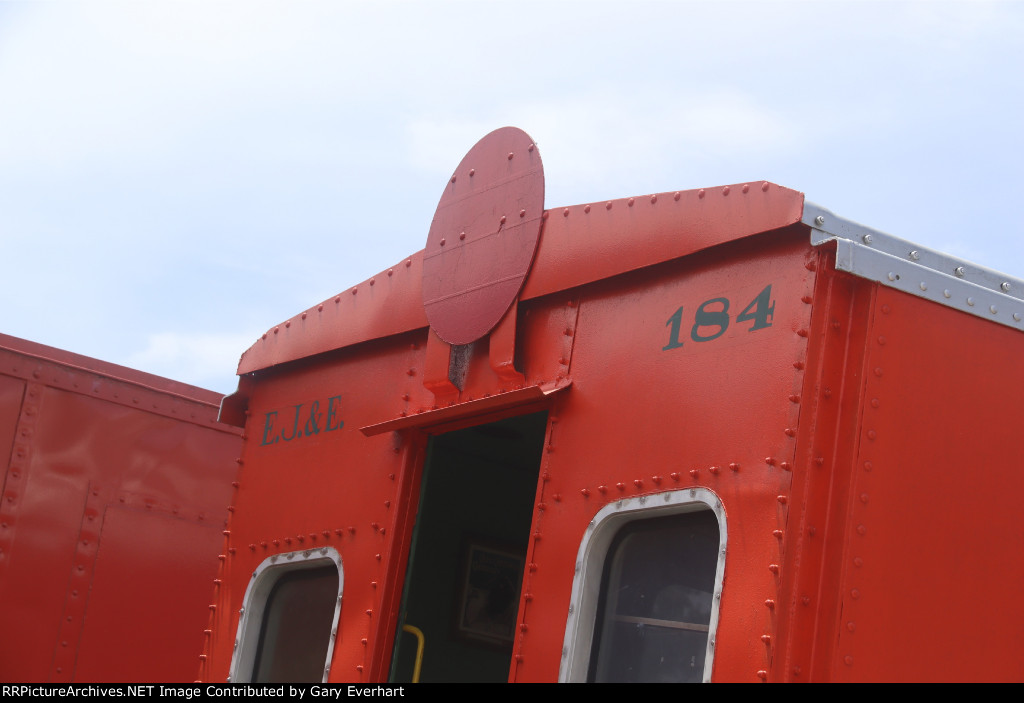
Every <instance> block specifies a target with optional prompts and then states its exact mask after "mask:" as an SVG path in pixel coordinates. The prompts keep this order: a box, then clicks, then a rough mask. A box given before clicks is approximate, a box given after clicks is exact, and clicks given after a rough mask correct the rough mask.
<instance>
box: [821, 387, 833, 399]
mask: <svg viewBox="0 0 1024 703" xmlns="http://www.w3.org/2000/svg"><path fill="white" fill-rule="evenodd" d="M822 395H824V396H825V397H826V398H831V397H832V389H831V388H826V389H825V390H824V391H822Z"/></svg>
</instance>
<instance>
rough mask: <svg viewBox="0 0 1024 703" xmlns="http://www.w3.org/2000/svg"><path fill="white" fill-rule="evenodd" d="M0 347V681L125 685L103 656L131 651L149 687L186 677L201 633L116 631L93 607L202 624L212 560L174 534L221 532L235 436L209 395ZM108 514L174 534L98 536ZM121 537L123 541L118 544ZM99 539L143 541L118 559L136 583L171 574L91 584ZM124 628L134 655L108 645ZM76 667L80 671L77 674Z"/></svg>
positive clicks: (205, 550) (9, 341)
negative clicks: (4, 459)
mask: <svg viewBox="0 0 1024 703" xmlns="http://www.w3.org/2000/svg"><path fill="white" fill-rule="evenodd" d="M3 343H4V348H3V349H0V374H2V375H0V379H3V383H2V384H0V386H2V387H4V388H7V387H10V386H11V385H12V384H14V386H17V385H19V384H20V385H23V387H24V388H25V394H24V403H23V405H22V406H21V408H20V412H19V414H18V416H17V418H16V419H15V422H16V425H13V426H12V425H10V424H8V425H5V426H4V427H3V432H4V433H9V432H14V433H16V441H15V443H14V445H15V446H14V450H13V452H12V454H11V461H10V465H9V468H8V472H7V478H8V480H7V484H6V486H5V493H4V502H3V505H2V507H0V524H3V525H5V527H3V528H2V529H3V534H2V536H0V540H3V541H4V543H5V546H6V548H5V550H4V554H3V560H2V562H0V569H2V570H3V574H2V575H3V578H0V604H3V605H2V607H0V629H2V630H3V631H4V632H5V633H7V635H8V636H7V637H5V638H4V640H3V643H4V644H3V645H2V651H0V678H2V679H4V680H6V681H72V680H79V681H81V680H93V681H110V680H126V679H129V678H131V677H132V676H133V674H132V672H131V671H130V670H129V669H128V668H127V665H126V664H125V662H126V658H125V655H123V654H122V655H121V656H119V657H112V656H110V652H123V650H125V649H126V648H129V647H134V652H137V653H138V656H143V653H145V656H148V657H149V658H150V659H151V660H152V663H151V664H150V665H148V666H147V668H146V669H145V671H146V672H147V673H148V674H152V677H153V678H154V679H159V680H168V681H170V680H176V681H190V680H194V677H195V669H196V663H197V660H196V657H197V656H198V654H199V641H198V638H199V635H200V634H201V633H199V632H198V631H193V632H192V633H191V635H189V634H188V633H186V632H184V631H183V630H182V631H180V632H179V631H176V632H174V633H166V632H162V631H160V630H158V629H157V630H151V629H147V626H146V625H145V623H143V622H140V621H137V620H136V621H134V622H133V623H128V625H127V627H122V626H124V625H125V624H126V622H127V621H126V620H125V619H124V618H123V617H122V618H121V619H117V618H114V617H113V615H112V612H113V610H114V609H112V608H110V607H107V606H103V605H102V604H103V603H107V604H114V603H116V604H119V605H120V606H122V607H124V608H125V609H126V611H128V612H130V611H131V609H132V608H133V607H134V608H141V605H140V604H141V603H143V602H145V607H148V608H155V609H159V610H160V612H161V615H162V616H163V617H165V618H166V620H164V621H161V622H163V623H164V624H166V623H167V622H173V623H174V627H175V628H177V627H179V626H181V624H182V623H186V622H187V621H188V620H189V618H190V617H191V618H192V619H193V620H195V616H194V613H196V612H199V613H200V615H201V616H205V609H206V607H207V605H208V603H209V584H210V580H211V579H212V578H213V575H214V571H215V567H216V561H215V556H216V552H215V551H211V547H210V546H209V545H208V544H207V545H204V544H202V542H201V541H197V540H189V539H188V537H189V535H187V534H185V533H187V532H188V531H189V527H188V526H187V525H188V524H194V525H205V526H208V527H207V529H208V530H213V531H214V532H219V530H221V529H222V525H223V521H224V518H225V515H226V510H225V508H226V506H227V503H228V501H229V500H230V495H231V485H230V484H231V480H232V478H233V476H234V472H235V468H236V465H235V463H234V459H235V458H236V457H237V452H238V448H239V444H240V437H239V432H237V431H236V430H233V429H231V428H227V427H224V426H218V425H217V424H216V422H215V414H216V407H217V406H216V400H217V398H218V396H217V395H216V394H213V393H210V392H209V391H202V390H199V389H193V388H192V387H191V386H187V385H185V384H180V383H175V382H171V381H166V380H165V379H160V378H158V377H155V376H150V375H149V374H142V373H140V372H134V371H131V370H128V369H123V368H121V367H117V366H114V365H112V364H104V363H102V362H95V361H94V360H90V359H87V358H85V357H81V356H78V355H74V354H68V353H66V352H59V351H58V350H53V349H50V348H48V347H43V346H41V345H33V344H31V343H28V342H23V341H22V340H13V338H9V337H7V338H4V339H3ZM90 365H92V366H94V367H95V370H92V369H90ZM11 379H14V380H11ZM26 381H27V382H26ZM5 395H6V394H5ZM5 407H6V406H5ZM6 415H8V416H9V415H10V413H9V412H7V413H6ZM0 419H4V418H0ZM6 419H7V420H8V421H10V420H11V418H10V417H7V418H6ZM12 481H13V483H12ZM108 506H122V507H126V508H127V507H134V508H136V509H137V510H138V511H140V512H142V513H146V512H147V511H151V512H153V513H160V514H162V515H169V516H173V519H174V523H175V526H176V528H178V529H176V530H175V531H167V530H160V529H150V528H149V527H148V526H149V525H153V526H156V525H157V522H158V521H157V522H150V523H146V524H145V525H140V524H131V525H125V524H123V523H122V524H120V525H119V526H115V527H116V529H115V527H108V528H107V529H105V530H104V531H103V535H102V537H101V533H100V528H101V524H102V522H103V515H104V512H105V510H107V507H108ZM121 527H123V528H124V529H126V530H131V531H132V534H130V535H128V534H120V533H119V532H118V531H117V530H118V529H120V528H121ZM179 533H180V534H179ZM104 540H107V541H108V542H109V545H111V546H108V548H107V550H106V552H105V553H106V554H107V555H108V558H110V557H109V555H111V554H113V553H116V552H117V551H118V549H120V548H121V547H127V546H129V545H135V546H138V545H139V544H140V543H145V544H146V545H147V549H146V550H136V549H134V548H133V549H132V550H131V551H130V552H127V553H123V554H120V555H119V558H122V559H125V560H134V564H135V566H136V567H137V568H138V569H139V571H140V573H146V571H147V570H148V569H149V568H150V566H157V565H159V566H161V567H162V566H166V565H167V564H171V565H172V567H173V568H172V569H171V570H170V572H171V578H168V579H167V580H166V581H165V582H161V583H159V584H151V585H153V586H154V588H153V589H152V590H139V589H138V588H137V583H136V582H135V581H133V580H132V579H113V580H106V579H105V578H103V580H102V581H101V582H96V581H94V576H95V574H96V570H95V567H96V563H97V562H96V559H97V554H98V553H99V551H100V547H101V546H102V544H103V541H104ZM126 540H127V541H126ZM183 552H185V553H188V554H189V555H190V556H189V558H190V559H191V560H192V561H191V563H193V564H195V563H197V562H199V561H205V563H206V566H205V567H204V568H205V569H206V574H207V575H206V577H205V579H204V580H205V583H206V584H207V585H206V586H204V585H203V583H202V582H201V581H199V580H196V579H195V578H194V577H195V574H196V571H195V569H194V568H192V567H187V566H185V563H179V560H178V557H179V556H180V555H181V554H182V553H183ZM186 561H187V560H186ZM101 575H102V572H101ZM186 582H187V583H186ZM107 589H110V590H107ZM186 594H188V595H186ZM92 603H100V604H101V606H99V612H100V613H101V614H100V615H95V612H96V611H94V612H93V620H92V621H91V622H90V623H89V625H88V626H87V625H86V618H87V617H89V615H90V610H89V609H90V604H92ZM189 613H193V615H191V616H190V615H189ZM108 616H109V617H110V619H108ZM201 619H202V618H200V620H201ZM150 623H151V624H155V621H150ZM119 628H120V629H119ZM133 628H134V629H133ZM129 630H131V631H132V634H133V636H134V637H135V640H134V645H128V644H126V643H125V641H124V638H123V637H115V636H113V635H114V633H118V632H121V633H124V632H126V631H129ZM83 633H84V634H88V637H84V636H83ZM89 633H91V634H89ZM104 635H111V639H108V640H105V641H102V643H101V644H98V645H96V646H98V647H99V648H100V650H101V651H92V650H91V649H89V650H86V649H83V647H92V646H93V643H95V642H96V641H97V640H96V638H97V637H99V638H100V640H103V637H104ZM185 638H187V639H188V644H185ZM141 642H145V647H143V646H141V644H140V643H141ZM132 656H134V654H133V655H132ZM129 658H130V657H129ZM85 661H88V662H90V664H89V665H88V666H87V667H86V668H85V669H83V670H79V669H78V668H77V667H80V666H81V664H82V662H85ZM140 678H141V676H140Z"/></svg>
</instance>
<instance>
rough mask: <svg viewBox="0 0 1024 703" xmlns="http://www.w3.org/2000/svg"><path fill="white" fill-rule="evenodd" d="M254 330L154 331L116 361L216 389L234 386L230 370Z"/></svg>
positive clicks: (252, 339) (226, 390) (228, 390)
mask: <svg viewBox="0 0 1024 703" xmlns="http://www.w3.org/2000/svg"><path fill="white" fill-rule="evenodd" d="M256 338H257V335H255V334H252V335H250V334H239V333H220V334H217V333H180V332H157V333H153V334H149V335H147V337H146V347H145V349H143V350H142V351H139V352H136V353H134V354H130V355H128V356H127V357H126V358H125V359H123V360H119V361H117V363H119V364H121V365H123V366H128V367H130V368H133V369H138V370H140V371H146V372H147V373H153V374H156V375H158V376H166V377H168V378H173V379H174V380H176V381H182V382H184V383H189V384H192V385H194V386H199V387H200V388H208V389H210V390H214V391H217V392H219V393H225V394H226V393H231V392H233V391H234V389H235V382H234V379H233V376H232V374H233V372H234V371H235V369H236V368H237V367H238V360H239V358H240V357H241V356H242V352H244V351H245V350H246V349H248V348H249V347H250V346H252V344H253V342H255V341H256Z"/></svg>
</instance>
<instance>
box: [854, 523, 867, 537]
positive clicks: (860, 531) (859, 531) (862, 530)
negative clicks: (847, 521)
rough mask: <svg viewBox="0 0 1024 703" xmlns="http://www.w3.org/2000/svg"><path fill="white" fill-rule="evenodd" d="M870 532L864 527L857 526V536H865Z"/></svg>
mask: <svg viewBox="0 0 1024 703" xmlns="http://www.w3.org/2000/svg"><path fill="white" fill-rule="evenodd" d="M867 531H868V528H866V527H864V525H857V534H858V535H861V536H863V535H864V534H865V533H866V532H867Z"/></svg>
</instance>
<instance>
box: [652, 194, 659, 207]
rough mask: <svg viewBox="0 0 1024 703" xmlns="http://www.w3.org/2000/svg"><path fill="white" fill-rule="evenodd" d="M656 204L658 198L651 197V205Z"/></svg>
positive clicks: (655, 196)
mask: <svg viewBox="0 0 1024 703" xmlns="http://www.w3.org/2000/svg"><path fill="white" fill-rule="evenodd" d="M656 202H658V196H657V195H652V196H651V205H654V203H656Z"/></svg>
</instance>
